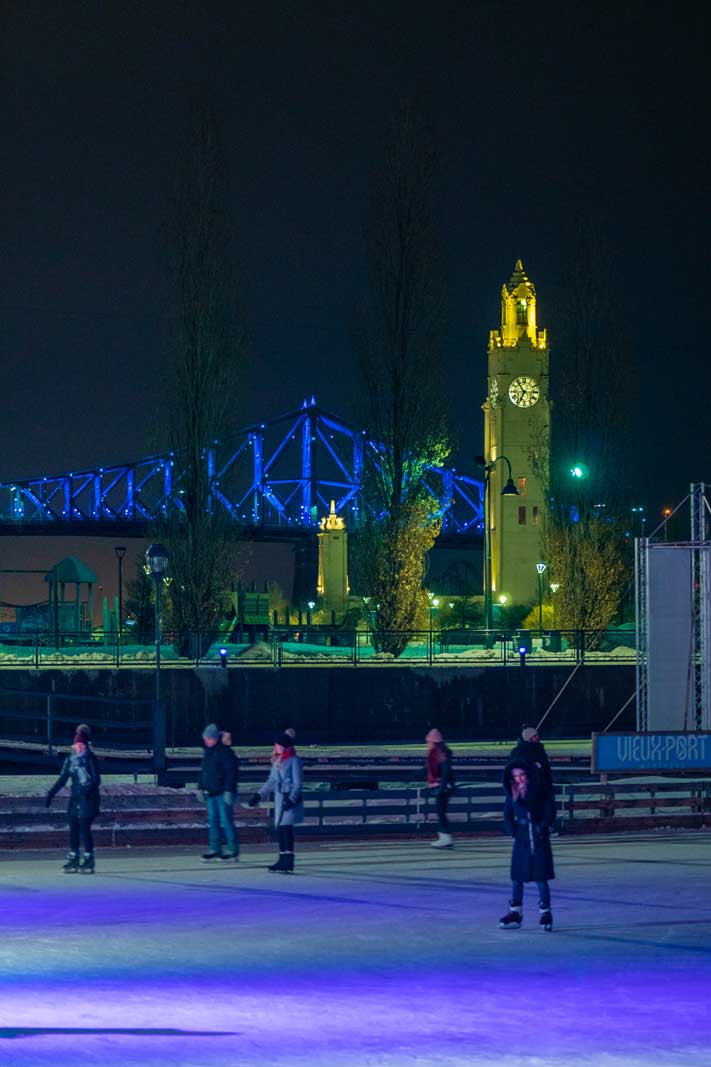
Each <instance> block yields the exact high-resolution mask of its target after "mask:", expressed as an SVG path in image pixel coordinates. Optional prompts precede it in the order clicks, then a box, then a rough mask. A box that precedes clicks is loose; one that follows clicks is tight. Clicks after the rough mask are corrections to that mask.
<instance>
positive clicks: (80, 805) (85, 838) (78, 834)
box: [45, 723, 101, 874]
mask: <svg viewBox="0 0 711 1067" xmlns="http://www.w3.org/2000/svg"><path fill="white" fill-rule="evenodd" d="M89 737H90V731H89V727H88V726H87V725H86V724H85V723H82V724H81V725H80V726H77V730H76V734H75V735H74V741H73V742H72V751H71V753H70V754H69V755H68V756H67V758H66V759H65V761H64V764H63V766H62V770H61V773H60V775H59V778H57V781H56V782H55V783H54V785H53V786H52V788H51V789H50V790H49V791H48V793H47V796H46V798H45V806H46V807H49V806H50V804H51V803H52V801H53V799H54V797H55V796H56V794H57V793H58V792H59V790H60V789H61V788H62V786H64V785H66V784H67V782H68V781H69V780H70V779H71V790H70V793H69V804H68V807H67V817H68V819H69V855H68V856H67V862H66V863H65V864H64V867H63V868H62V870H64V871H66V873H67V874H74V872H75V871H81V873H82V874H93V873H94V866H95V863H94V838H93V836H92V833H91V824H92V822H93V821H94V819H95V818H96V816H97V815H98V814H99V807H100V804H101V800H100V794H99V785H100V783H101V775H100V774H99V767H98V764H97V762H96V756H95V755H94V753H93V752H92V751H91V746H90V743H89ZM81 845H83V846H84V856H83V858H82V861H81V863H80V862H79V849H80V846H81Z"/></svg>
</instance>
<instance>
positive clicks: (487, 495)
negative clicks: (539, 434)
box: [479, 456, 518, 631]
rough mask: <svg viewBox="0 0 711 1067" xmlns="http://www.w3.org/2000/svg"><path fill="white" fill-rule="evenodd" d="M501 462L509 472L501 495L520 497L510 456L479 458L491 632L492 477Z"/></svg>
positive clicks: (486, 604) (486, 598)
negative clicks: (502, 461)
mask: <svg viewBox="0 0 711 1067" xmlns="http://www.w3.org/2000/svg"><path fill="white" fill-rule="evenodd" d="M501 460H504V462H505V463H506V466H507V468H508V472H509V476H508V480H507V482H506V485H505V486H504V488H503V489H502V490H501V495H502V496H518V489H517V488H516V486H515V485H514V481H513V475H512V473H511V461H510V460H509V458H508V456H497V457H496V459H492V460H491V462H490V463H487V462H486V461H485V459H484V457H483V456H481V457H479V465H480V466H483V468H484V625H485V626H486V629H487V631H488V630H491V629H492V627H493V625H494V622H493V615H494V611H493V605H492V588H491V475H492V473H493V471H494V469H495V467H496V464H497V463H499V462H500V461H501Z"/></svg>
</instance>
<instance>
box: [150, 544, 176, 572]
mask: <svg viewBox="0 0 711 1067" xmlns="http://www.w3.org/2000/svg"><path fill="white" fill-rule="evenodd" d="M169 558H170V557H169V555H168V549H167V548H166V547H165V545H159V544H155V545H149V546H148V548H147V549H146V563H147V565H148V569H149V571H150V572H151V574H152V575H154V576H155V577H156V578H161V577H162V576H163V575H164V574H165V572H166V570H167V567H168V559H169Z"/></svg>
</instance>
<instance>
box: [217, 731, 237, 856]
mask: <svg viewBox="0 0 711 1067" xmlns="http://www.w3.org/2000/svg"><path fill="white" fill-rule="evenodd" d="M220 743H221V744H223V745H224V746H225V749H226V750H227V753H228V755H229V762H230V766H231V775H230V782H229V785H230V788H229V789H226V790H225V792H224V793H223V794H222V799H223V800H224V802H225V807H226V808H227V814H228V817H229V818H231V819H232V826H233V828H234V833H235V838H234V841H235V853H234V858H235V859H237V858H238V856H239V832H238V830H237V827H236V826H235V825H234V808H235V800H236V799H237V783H238V781H239V759H238V757H237V754H236V753H235V750H234V749H233V748H232V734H231V733H230V731H229V730H223V731H222V733H221V734H220ZM224 836H225V835H224V832H223V834H222V837H223V839H224ZM225 843H226V841H224V840H223V844H225Z"/></svg>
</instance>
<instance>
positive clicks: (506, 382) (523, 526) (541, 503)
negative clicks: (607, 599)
mask: <svg viewBox="0 0 711 1067" xmlns="http://www.w3.org/2000/svg"><path fill="white" fill-rule="evenodd" d="M483 410H484V458H485V460H486V462H487V464H490V463H493V462H494V461H495V460H496V459H497V458H498V457H499V456H506V457H508V459H509V461H510V463H511V469H512V474H513V480H514V484H515V486H516V488H517V489H518V494H519V495H518V496H517V497H502V495H501V490H502V488H503V485H504V482H503V481H502V478H504V476H505V474H506V473H507V470H506V467H505V465H502V464H498V465H496V466H495V467H494V468H492V470H491V474H490V479H491V481H490V486H489V492H488V494H487V495H488V501H487V515H486V519H485V521H486V522H487V524H488V530H489V537H490V539H491V587H492V588H491V592H492V595H493V597H494V600H497V599H498V598H500V597H501V596H502V595H504V596H506V597H507V600H508V602H509V603H517V604H523V603H528V602H533V601H534V600H535V598H536V596H537V591H538V585H537V583H538V574H537V570H536V564H537V563H539V562H541V559H542V556H541V552H542V536H541V535H542V532H543V520H544V513H545V509H546V506H547V504H546V500H547V486H548V464H549V456H550V424H551V423H550V400H549V398H548V339H547V335H546V331H545V330H539V329H538V325H537V320H536V289H535V286H534V285H533V282H532V281H531V280H530V279H529V277H528V275H527V274H526V272H525V270H524V269H523V264H522V262H521V260H520V259H518V260H516V266H515V267H514V271H513V274H512V275H511V278H510V279H509V281H508V282H506V283H505V284H504V285H503V287H502V290H501V328H500V329H499V330H492V331H491V333H490V335H489V350H488V395H487V398H486V400H485V402H484V404H483Z"/></svg>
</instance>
